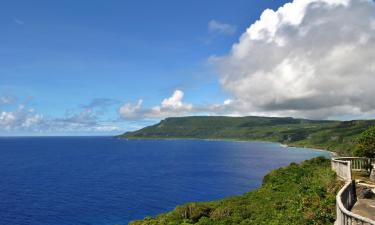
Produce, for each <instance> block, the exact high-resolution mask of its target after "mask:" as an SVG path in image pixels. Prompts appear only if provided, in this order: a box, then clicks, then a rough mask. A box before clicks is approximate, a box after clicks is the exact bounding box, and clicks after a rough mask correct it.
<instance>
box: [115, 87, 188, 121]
mask: <svg viewBox="0 0 375 225" xmlns="http://www.w3.org/2000/svg"><path fill="white" fill-rule="evenodd" d="M183 98H184V92H182V91H181V90H175V91H174V92H173V94H172V95H171V96H170V97H168V98H165V99H164V100H162V102H161V103H160V105H157V106H154V107H152V108H147V109H142V104H143V101H142V100H139V101H138V103H137V104H131V103H125V104H124V105H123V106H121V107H120V108H119V110H118V113H119V114H120V116H121V117H122V118H123V119H139V118H148V119H152V118H165V117H175V116H186V115H189V114H190V113H192V112H194V111H195V109H194V106H193V104H190V103H186V102H183Z"/></svg>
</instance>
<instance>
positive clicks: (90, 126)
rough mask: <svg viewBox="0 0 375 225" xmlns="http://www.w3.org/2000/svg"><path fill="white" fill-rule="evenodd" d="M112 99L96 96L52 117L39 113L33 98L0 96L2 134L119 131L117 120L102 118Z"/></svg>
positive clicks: (0, 128)
mask: <svg viewBox="0 0 375 225" xmlns="http://www.w3.org/2000/svg"><path fill="white" fill-rule="evenodd" d="M113 104H115V101H113V100H110V99H93V100H92V102H90V103H89V104H87V105H82V106H80V107H79V108H78V109H75V110H69V111H67V112H66V113H65V115H64V116H62V117H57V118H50V117H46V116H44V115H43V114H42V113H38V112H37V111H36V110H35V109H34V108H33V107H32V106H30V101H26V102H19V101H17V100H16V98H14V97H10V96H0V135H2V134H6V135H13V134H15V135H19V134H25V135H30V134H32V135H46V134H57V135H58V134H67V133H70V134H74V133H76V134H82V133H108V132H116V131H117V132H119V131H120V130H121V129H120V127H119V126H118V125H117V124H116V123H115V122H113V121H107V120H106V121H101V119H100V118H101V116H102V115H103V114H104V111H106V109H107V107H109V106H111V105H113Z"/></svg>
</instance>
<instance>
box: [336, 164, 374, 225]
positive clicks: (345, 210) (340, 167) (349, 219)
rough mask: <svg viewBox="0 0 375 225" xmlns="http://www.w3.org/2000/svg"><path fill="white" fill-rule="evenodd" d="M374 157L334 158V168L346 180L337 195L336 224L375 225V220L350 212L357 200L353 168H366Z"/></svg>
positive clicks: (357, 169)
mask: <svg viewBox="0 0 375 225" xmlns="http://www.w3.org/2000/svg"><path fill="white" fill-rule="evenodd" d="M373 162H374V159H366V158H360V157H340V158H335V159H332V169H333V170H334V171H335V172H336V173H337V175H338V176H339V177H341V178H342V179H344V180H345V181H346V183H345V185H344V187H343V188H342V189H341V190H340V191H339V193H338V194H337V196H336V211H337V219H336V222H335V225H349V224H350V225H354V224H356V225H357V224H360V225H375V221H373V220H370V219H368V218H365V217H363V216H360V215H357V214H354V213H353V212H350V210H351V209H352V207H353V205H354V204H355V203H356V201H357V196H356V187H355V180H352V170H356V171H359V170H366V169H367V166H368V164H367V163H373Z"/></svg>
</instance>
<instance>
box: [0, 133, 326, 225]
mask: <svg viewBox="0 0 375 225" xmlns="http://www.w3.org/2000/svg"><path fill="white" fill-rule="evenodd" d="M320 155H324V156H327V157H329V154H328V153H327V152H324V151H315V150H312V149H301V148H285V147H282V146H280V145H279V144H274V143H261V142H230V141H192V140H166V141H162V140H160V141H155V140H132V141H130V140H120V139H114V138H111V137H38V138H27V137H23V138H18V137H17V138H14V137H10V138H0V225H84V224H85V225H86V224H87V225H89V224H90V225H91V224H92V225H115V224H117V225H123V224H127V223H128V222H129V221H130V220H134V219H142V218H143V217H145V216H147V215H157V214H159V213H162V212H166V211H168V210H172V209H173V208H174V207H175V206H176V205H178V204H183V203H187V202H191V201H209V200H215V199H220V198H223V197H226V196H231V195H239V194H242V193H245V192H247V191H250V190H252V189H254V188H257V187H259V186H260V185H261V182H262V178H263V176H264V175H265V174H266V173H267V172H269V171H270V170H272V169H275V168H278V167H281V166H286V165H288V164H289V163H291V162H300V161H303V160H305V159H309V158H312V157H316V156H320Z"/></svg>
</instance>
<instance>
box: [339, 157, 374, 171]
mask: <svg viewBox="0 0 375 225" xmlns="http://www.w3.org/2000/svg"><path fill="white" fill-rule="evenodd" d="M335 160H341V161H350V162H351V168H352V170H353V171H363V170H367V169H368V168H369V165H371V164H372V163H375V159H372V158H365V157H339V158H335Z"/></svg>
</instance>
